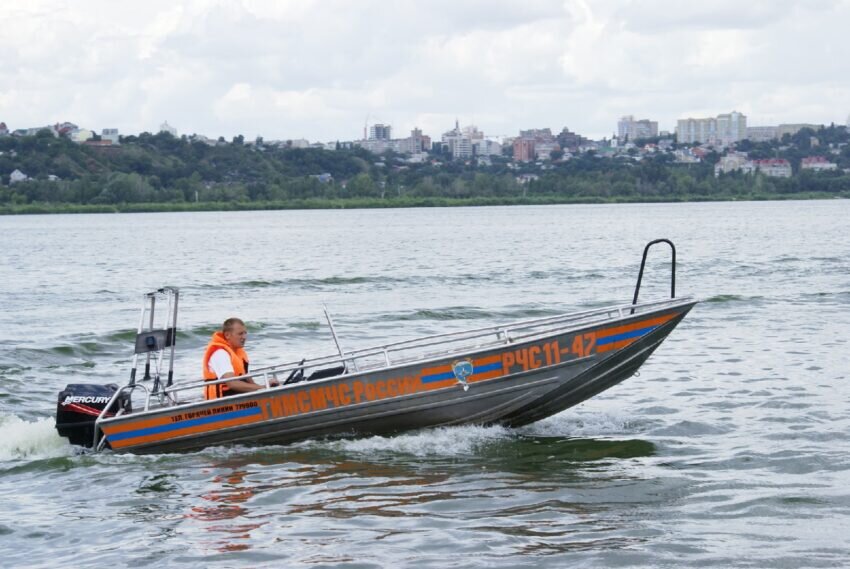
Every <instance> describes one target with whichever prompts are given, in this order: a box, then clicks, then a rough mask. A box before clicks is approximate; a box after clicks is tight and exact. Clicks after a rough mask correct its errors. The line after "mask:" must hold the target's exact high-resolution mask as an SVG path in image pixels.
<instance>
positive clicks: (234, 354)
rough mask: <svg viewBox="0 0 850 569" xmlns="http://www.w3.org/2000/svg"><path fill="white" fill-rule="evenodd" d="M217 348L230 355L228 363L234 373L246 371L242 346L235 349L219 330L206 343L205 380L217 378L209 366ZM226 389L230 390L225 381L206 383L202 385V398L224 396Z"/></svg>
mask: <svg viewBox="0 0 850 569" xmlns="http://www.w3.org/2000/svg"><path fill="white" fill-rule="evenodd" d="M217 350H224V351H226V352H227V353H228V355H230V364H231V365H232V366H233V373H234V374H235V375H237V376H240V375H245V374H246V373H248V354H247V353H245V350H244V349H242V348H236V349H235V350H234V349H233V348H231V347H230V344H228V343H227V340H225V339H224V334H223V333H222V332H221V331H219V332H216V333H215V334H213V335H212V338H211V339H210V343H209V344H208V345H207V350H206V352H204V362H203V373H204V380H205V381H211V380H214V379H218V376H217V375H216V374H215V372H214V371H213V370H211V369H210V367H209V363H210V358H211V357H212V355H213V354H214V353H215V352H216V351H217ZM228 391H230V388H229V387H228V386H227V384H226V383H216V384H213V385H207V386H206V387H204V398H205V399H217V398H219V397H224V396H225V395H226V394H227V392H228Z"/></svg>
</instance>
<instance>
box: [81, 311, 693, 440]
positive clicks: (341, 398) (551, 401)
mask: <svg viewBox="0 0 850 569" xmlns="http://www.w3.org/2000/svg"><path fill="white" fill-rule="evenodd" d="M695 304H696V302H695V301H693V300H691V299H685V300H681V301H670V302H669V303H666V304H663V305H661V306H659V307H658V308H655V309H645V310H642V311H640V312H639V313H636V314H625V313H622V311H621V316H619V317H615V318H611V319H608V320H605V321H603V322H592V323H588V324H587V325H584V326H582V325H578V326H570V327H568V328H566V329H563V330H553V331H551V333H542V334H537V335H534V336H533V337H530V338H523V339H522V340H521V341H512V340H510V339H509V338H508V339H506V340H505V341H504V342H503V343H502V344H500V345H496V346H493V345H489V346H482V347H481V348H474V347H473V348H466V349H463V350H459V351H453V352H447V353H444V354H441V355H436V356H432V357H428V358H424V359H419V360H415V361H410V362H406V363H400V364H397V365H392V366H386V367H382V368H379V369H373V370H365V371H359V372H354V373H346V374H344V375H341V376H338V377H331V378H327V379H321V380H316V381H309V382H301V383H297V384H294V385H284V386H281V387H275V388H270V389H267V390H262V391H257V392H253V393H250V394H243V395H239V396H233V397H227V398H222V399H216V400H212V401H197V402H191V403H184V404H180V405H169V406H162V407H158V408H150V409H148V410H144V411H140V412H134V413H130V414H126V415H121V416H117V417H112V418H101V419H99V420H98V423H97V427H98V430H99V432H100V433H102V435H103V437H105V444H106V445H108V446H109V447H110V448H112V449H113V450H114V451H116V452H131V453H167V452H176V451H189V450H194V449H199V448H203V447H207V446H213V445H224V444H228V445H231V444H244V445H275V444H286V443H291V442H294V441H298V440H302V439H308V438H320V437H328V436H349V435H350V436H363V435H376V434H377V435H388V434H393V433H398V432H402V431H409V430H414V429H421V428H426V427H437V426H446V425H464V424H481V425H489V424H502V425H507V426H512V427H516V426H521V425H526V424H529V423H532V422H535V421H539V420H540V419H543V418H545V417H548V416H551V415H554V414H557V413H560V412H561V411H563V410H565V409H567V408H569V407H572V406H574V405H576V404H578V403H581V402H582V401H585V400H586V399H588V398H590V397H592V396H594V395H596V394H598V393H600V392H602V391H604V390H606V389H608V388H610V387H612V386H614V385H616V384H617V383H619V382H621V381H623V380H624V379H626V378H628V377H630V376H631V375H633V374H634V373H635V372H636V371H637V370H638V368H639V367H640V366H641V365H642V364H643V363H644V362H645V361H646V359H647V358H648V357H649V356H650V355H651V354H652V352H653V351H654V350H655V349H657V348H658V346H659V345H660V344H661V342H662V341H663V340H664V339H665V338H666V337H667V336H668V335H669V334H670V332H672V331H673V329H674V328H675V327H676V326H677V325H678V324H679V322H681V320H682V318H684V316H685V315H686V314H687V313H688V312H689V311H690V310H691V308H693V306H694V305H695ZM199 389H200V388H199Z"/></svg>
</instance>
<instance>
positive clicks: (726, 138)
mask: <svg viewBox="0 0 850 569" xmlns="http://www.w3.org/2000/svg"><path fill="white" fill-rule="evenodd" d="M745 138H747V117H745V116H744V115H742V114H741V113H739V112H738V111H732V112H731V113H726V114H722V115H717V142H719V143H720V144H722V145H723V146H729V145H730V144H732V143H733V142H738V141H739V140H744V139H745Z"/></svg>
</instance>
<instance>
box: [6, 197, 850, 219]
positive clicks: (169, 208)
mask: <svg viewBox="0 0 850 569" xmlns="http://www.w3.org/2000/svg"><path fill="white" fill-rule="evenodd" d="M828 199H850V195H848V194H828V193H799V194H751V195H741V196H697V195H693V196H676V197H675V198H672V199H668V198H662V197H636V196H613V197H609V198H596V197H570V196H534V197H478V198H442V197H427V198H426V197H419V198H385V199H379V198H350V199H305V200H288V201H274V202H268V201H265V202H264V201H258V202H199V203H195V202H165V203H125V204H98V205H81V204H51V203H31V204H21V205H2V206H0V215H39V214H62V213H168V212H196V211H197V212H202V211H221V212H226V211H267V210H308V209H394V208H413V207H481V206H504V205H569V204H616V203H683V202H731V201H789V200H828Z"/></svg>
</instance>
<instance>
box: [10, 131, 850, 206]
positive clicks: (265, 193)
mask: <svg viewBox="0 0 850 569" xmlns="http://www.w3.org/2000/svg"><path fill="white" fill-rule="evenodd" d="M645 142H651V141H639V144H643V143H645ZM848 142H850V136H848V133H847V130H846V129H845V128H844V127H835V126H831V127H828V128H823V129H820V130H819V131H817V132H815V131H812V130H810V129H804V130H803V131H800V132H799V133H797V135H795V136H793V137H788V136H786V137H785V138H784V139H783V140H781V141H778V140H777V141H771V142H763V143H758V144H755V143H751V142H750V141H746V140H745V141H742V142H740V143H738V146H737V150H738V151H739V152H746V153H747V154H748V155H749V156H750V157H751V158H754V159H757V158H784V159H786V160H788V161H789V162H790V163H791V165H792V167H793V169H794V175H793V176H792V177H790V178H773V177H769V176H765V175H763V174H761V173H756V174H743V173H740V172H732V173H729V174H722V175H720V176H716V175H715V171H714V164H716V163H717V162H718V160H719V159H720V156H721V155H720V154H719V153H717V152H714V151H711V152H709V153H707V154H706V155H705V156H704V157H703V159H702V160H701V161H700V162H699V163H691V164H681V163H677V162H676V161H675V159H674V155H673V154H672V153H670V152H653V153H640V152H637V151H634V148H633V149H631V150H629V153H628V154H621V155H618V156H614V157H602V156H600V155H599V154H597V153H595V152H594V151H589V152H585V153H581V154H576V155H575V156H573V157H571V158H570V159H565V160H558V159H557V158H559V157H560V156H555V157H553V158H556V159H554V160H544V161H540V162H537V163H515V162H513V161H512V160H511V159H510V157H507V156H502V157H499V156H496V157H492V159H491V160H489V163H488V164H486V165H485V164H481V165H479V164H478V163H477V161H476V160H474V159H473V160H468V161H452V160H451V157H450V156H446V155H445V154H444V153H443V152H440V151H439V150H437V151H435V153H434V154H433V155H431V158H432V159H431V160H428V161H425V162H423V163H409V162H408V161H407V160H406V159H405V157H404V156H401V155H397V154H392V153H387V154H384V155H381V156H376V155H374V154H371V153H370V152H368V151H366V150H364V149H361V148H354V149H337V150H324V149H319V148H305V149H299V148H287V147H279V146H276V145H266V144H263V143H262V141H261V140H257V141H256V142H253V143H250V144H246V143H245V141H244V140H243V139H242V137H236V138H234V139H233V140H232V141H231V142H224V141H223V140H221V139H220V140H219V142H218V143H217V144H213V145H210V144H207V143H205V142H200V141H193V140H192V139H190V138H187V137H185V136H184V137H181V138H176V137H174V136H172V135H170V134H168V133H159V134H149V133H142V134H140V135H138V136H127V137H123V138H122V140H121V144H120V145H113V146H108V145H104V146H97V145H87V144H77V143H74V142H71V141H70V140H68V139H66V138H63V137H55V136H54V135H53V134H51V133H50V132H48V131H42V132H40V133H38V134H37V135H36V136H20V137H18V136H5V137H2V138H0V211H2V212H6V213H9V212H19V211H20V212H26V211H74V210H81V211H86V210H91V211H96V210H98V209H100V210H104V211H113V210H116V209H117V210H122V211H144V210H157V209H162V210H168V209H227V208H243V209H252V208H275V207H348V206H372V207H394V206H409V205H449V204H461V203H472V204H477V203H482V204H484V203H567V202H598V201H677V200H694V199H701V200H707V199H717V200H722V199H771V198H788V197H830V196H833V197H850V174H848V173H847V172H848V171H850V144H848ZM561 155H562V154H561ZM809 156H824V157H826V158H827V159H828V160H830V161H832V162H834V163H836V164H837V166H838V167H837V168H836V169H835V170H833V171H830V172H822V173H815V172H810V171H803V170H802V169H801V167H800V164H801V161H802V159H803V158H804V157H809ZM14 171H18V172H21V173H23V174H25V175H26V176H27V177H28V179H27V180H25V181H17V182H16V183H12V179H11V173H12V172H14ZM108 206H115V207H108Z"/></svg>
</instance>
